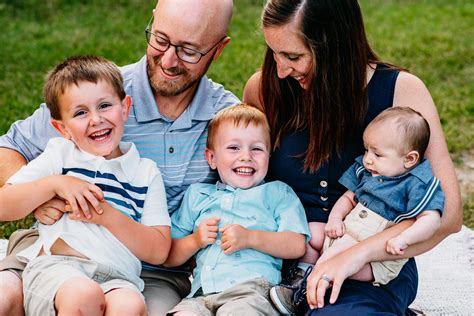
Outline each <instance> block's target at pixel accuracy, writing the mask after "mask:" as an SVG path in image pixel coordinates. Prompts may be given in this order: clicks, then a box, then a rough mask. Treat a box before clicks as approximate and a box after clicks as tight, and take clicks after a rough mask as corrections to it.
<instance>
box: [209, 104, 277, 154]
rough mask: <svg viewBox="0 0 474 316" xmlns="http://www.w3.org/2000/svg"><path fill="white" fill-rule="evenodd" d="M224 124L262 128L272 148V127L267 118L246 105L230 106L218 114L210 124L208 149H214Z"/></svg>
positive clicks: (268, 144)
mask: <svg viewBox="0 0 474 316" xmlns="http://www.w3.org/2000/svg"><path fill="white" fill-rule="evenodd" d="M223 122H232V123H234V125H235V126H239V125H240V124H243V126H244V127H247V126H249V124H254V125H255V126H262V127H263V128H264V130H265V132H266V141H267V146H268V148H270V127H269V125H268V120H267V117H266V116H265V114H264V113H263V112H262V111H260V110H259V109H257V108H256V107H253V106H250V105H248V104H245V103H240V104H237V105H234V106H230V107H228V108H225V109H223V110H220V111H219V112H217V114H216V115H215V116H214V118H213V119H212V120H211V122H210V123H209V127H208V134H207V144H206V147H207V148H209V149H214V142H215V139H216V136H217V131H218V129H219V126H220V125H221V124H222V123H223Z"/></svg>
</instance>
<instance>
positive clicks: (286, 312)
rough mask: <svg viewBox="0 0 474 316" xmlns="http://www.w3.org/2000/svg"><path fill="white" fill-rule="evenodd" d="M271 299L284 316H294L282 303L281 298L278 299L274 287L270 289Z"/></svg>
mask: <svg viewBox="0 0 474 316" xmlns="http://www.w3.org/2000/svg"><path fill="white" fill-rule="evenodd" d="M270 299H271V300H272V302H273V304H274V305H275V307H276V309H278V311H279V312H280V313H282V314H283V315H294V314H293V313H292V312H290V311H289V310H288V309H286V307H285V306H284V305H283V304H282V303H281V301H280V298H279V297H278V295H277V293H276V290H275V288H274V287H272V288H271V289H270Z"/></svg>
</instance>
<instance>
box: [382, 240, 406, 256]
mask: <svg viewBox="0 0 474 316" xmlns="http://www.w3.org/2000/svg"><path fill="white" fill-rule="evenodd" d="M407 248H408V243H407V241H406V240H405V239H404V238H403V237H402V236H401V235H398V236H395V237H393V238H391V239H389V240H388V241H387V252H388V253H391V254H392V255H403V254H404V253H405V249H407Z"/></svg>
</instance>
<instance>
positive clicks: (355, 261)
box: [306, 247, 366, 309]
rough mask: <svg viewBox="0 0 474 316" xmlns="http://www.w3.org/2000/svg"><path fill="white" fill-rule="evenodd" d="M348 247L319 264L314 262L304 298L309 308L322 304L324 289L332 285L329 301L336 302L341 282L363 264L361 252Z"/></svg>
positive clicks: (319, 306)
mask: <svg viewBox="0 0 474 316" xmlns="http://www.w3.org/2000/svg"><path fill="white" fill-rule="evenodd" d="M353 249H354V247H353V248H351V249H348V250H346V251H344V252H342V253H340V254H338V255H336V256H334V257H332V258H330V259H328V260H326V261H324V262H322V263H320V264H318V263H317V264H316V266H315V267H314V269H313V271H312V272H311V274H310V275H309V277H308V280H307V284H306V289H307V293H306V298H307V300H308V305H309V307H310V308H311V309H314V308H322V307H323V306H324V295H325V294H326V290H327V289H328V288H329V287H331V286H332V290H331V296H330V298H329V302H330V303H331V304H333V303H334V302H336V300H337V298H338V296H339V292H340V290H341V286H342V283H343V282H344V281H345V280H346V279H347V278H348V277H350V276H351V275H353V274H355V273H356V272H358V271H359V270H360V269H362V268H363V267H364V265H365V263H366V262H365V259H364V255H363V253H362V252H359V253H357V252H356V251H353Z"/></svg>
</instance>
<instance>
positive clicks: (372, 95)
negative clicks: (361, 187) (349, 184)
mask: <svg viewBox="0 0 474 316" xmlns="http://www.w3.org/2000/svg"><path fill="white" fill-rule="evenodd" d="M398 73H399V71H398V70H393V69H389V68H387V67H386V66H383V65H378V66H377V69H376V71H375V73H374V75H373V76H372V78H371V80H370V81H369V84H368V100H369V104H368V105H369V106H368V112H367V115H366V117H365V120H364V124H363V126H362V128H361V129H360V130H358V131H357V132H355V133H354V134H353V135H352V136H351V137H350V138H348V139H347V141H346V142H345V144H344V147H343V149H342V153H341V154H340V155H337V154H334V155H332V158H331V159H330V160H329V161H328V162H326V163H325V164H324V165H323V166H321V168H319V169H318V170H317V171H316V172H315V173H312V174H311V173H309V172H303V159H302V158H301V153H303V152H304V151H305V150H306V148H307V145H308V139H309V137H308V133H307V132H306V131H298V132H294V133H291V134H288V135H285V136H284V137H283V138H282V140H281V143H280V147H279V148H278V149H277V150H276V151H275V152H273V153H272V156H271V158H270V167H269V171H268V175H267V180H268V181H272V180H280V181H283V182H285V183H287V184H288V185H290V186H291V187H292V188H293V190H294V191H295V192H296V194H297V195H298V197H299V198H300V200H301V202H302V203H303V206H304V208H305V211H306V216H307V219H308V222H327V219H328V215H329V211H330V210H331V208H332V207H333V205H334V204H335V202H336V200H337V199H338V198H339V197H340V196H341V195H342V194H343V193H344V192H345V191H346V189H345V188H344V187H343V186H342V185H340V184H339V182H338V180H339V178H340V177H341V175H342V174H343V173H344V171H345V170H346V169H347V168H349V166H350V165H352V164H353V163H354V159H355V158H356V157H357V156H360V155H362V154H363V153H364V146H363V141H362V134H363V131H364V129H365V127H366V126H367V125H368V124H369V122H370V121H372V120H373V119H374V118H375V117H376V116H377V115H378V114H379V113H380V112H382V111H383V110H385V109H386V108H388V107H391V106H392V104H393V95H394V90H395V82H396V80H397V77H398ZM417 286H418V273H417V270H416V265H415V261H414V260H413V259H410V260H409V261H408V262H407V263H406V264H405V266H404V267H403V269H402V271H401V272H400V274H399V276H398V277H397V278H396V279H395V280H393V281H392V282H390V283H388V284H387V285H384V286H380V287H375V286H373V285H372V283H369V282H360V281H354V280H346V281H345V282H344V284H343V286H342V289H341V293H340V294H339V298H338V300H337V301H336V303H335V304H333V305H330V304H329V302H326V303H325V307H324V308H322V309H318V310H308V307H307V306H306V308H305V309H306V310H307V313H306V315H372V314H377V315H404V314H409V313H410V312H409V311H407V310H406V309H407V306H408V305H409V304H410V303H411V302H412V301H413V300H414V299H415V296H416V290H417ZM329 291H330V289H329ZM329 295H330V294H329V292H328V293H327V294H326V299H329Z"/></svg>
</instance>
